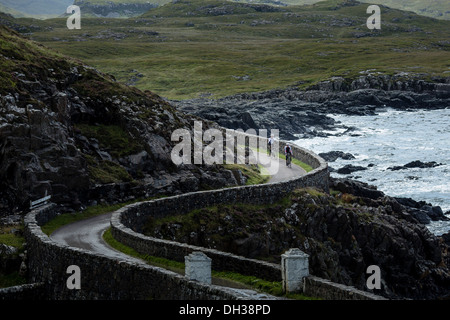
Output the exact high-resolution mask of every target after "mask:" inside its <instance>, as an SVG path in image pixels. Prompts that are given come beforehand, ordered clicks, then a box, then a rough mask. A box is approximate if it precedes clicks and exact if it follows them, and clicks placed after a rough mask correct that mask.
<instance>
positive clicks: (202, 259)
mask: <svg viewBox="0 0 450 320" xmlns="http://www.w3.org/2000/svg"><path fill="white" fill-rule="evenodd" d="M184 262H185V276H186V277H187V278H188V279H189V280H196V281H199V282H204V283H208V284H211V258H209V257H207V256H206V255H205V254H204V253H203V252H200V251H194V252H192V253H191V254H190V255H188V256H185V257H184Z"/></svg>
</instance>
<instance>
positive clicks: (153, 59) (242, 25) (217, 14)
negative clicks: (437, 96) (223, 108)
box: [19, 0, 450, 99]
mask: <svg viewBox="0 0 450 320" xmlns="http://www.w3.org/2000/svg"><path fill="white" fill-rule="evenodd" d="M366 8H367V5H366V4H358V3H354V2H348V1H338V0H330V1H325V2H322V3H320V4H316V5H311V6H298V7H269V6H250V5H244V4H242V3H232V2H226V1H224V0H202V1H200V0H190V1H187V0H180V1H178V2H177V3H170V4H167V5H165V6H161V7H159V8H155V9H152V10H150V11H149V12H148V13H147V14H145V15H143V16H142V17H141V18H131V19H98V18H97V19H90V18H84V19H83V20H82V29H81V30H71V31H69V30H67V28H66V24H65V19H51V20H46V21H38V22H34V23H33V24H34V25H36V24H37V25H39V26H40V30H38V31H36V32H34V33H33V34H32V36H31V37H32V39H34V40H37V41H40V42H43V43H45V44H46V45H47V46H49V47H52V48H54V49H57V50H58V51H60V52H62V53H64V54H67V55H71V56H74V57H76V58H80V59H82V60H83V61H86V62H87V63H89V64H90V65H93V66H95V67H97V68H99V69H100V70H102V71H104V72H108V73H111V74H113V75H114V76H115V77H116V79H118V80H119V81H121V82H123V83H128V84H132V85H135V86H137V87H138V88H140V89H149V90H152V91H154V92H156V93H158V94H160V95H162V96H164V97H168V98H172V99H185V98H194V97H198V96H205V95H207V96H211V97H222V96H225V95H229V94H234V93H238V92H249V91H250V92H251V91H262V90H268V89H273V88H284V87H286V86H292V85H294V86H295V85H298V86H300V87H301V88H306V87H307V86H309V85H311V84H314V83H317V82H318V81H321V80H325V79H328V78H330V77H333V76H343V77H345V78H354V77H356V76H358V75H360V73H361V72H365V71H367V70H371V72H374V73H376V72H379V73H387V74H395V73H399V72H410V73H420V74H423V77H426V78H431V77H432V76H434V75H439V76H442V75H445V74H448V72H449V71H450V70H449V67H450V63H449V60H448V54H449V52H448V51H449V43H448V39H449V36H450V32H449V30H450V28H449V27H450V22H449V21H442V20H436V19H432V18H427V17H423V16H419V15H416V14H413V13H410V12H403V11H399V10H395V9H383V14H382V29H381V30H369V29H367V27H366V20H367V17H368V14H367V13H366ZM19 20H20V19H19ZM28 23H30V22H28Z"/></svg>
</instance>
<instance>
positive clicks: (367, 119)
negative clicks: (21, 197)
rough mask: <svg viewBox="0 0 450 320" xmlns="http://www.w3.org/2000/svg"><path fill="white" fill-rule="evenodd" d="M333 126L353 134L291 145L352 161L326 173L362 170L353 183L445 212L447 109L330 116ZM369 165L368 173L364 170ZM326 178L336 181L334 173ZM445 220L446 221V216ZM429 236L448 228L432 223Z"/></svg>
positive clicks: (448, 197)
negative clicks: (335, 123) (414, 163)
mask: <svg viewBox="0 0 450 320" xmlns="http://www.w3.org/2000/svg"><path fill="white" fill-rule="evenodd" d="M331 116H332V117H333V118H334V119H335V120H336V121H339V122H341V124H343V125H345V126H348V127H355V128H357V129H356V130H353V131H350V132H347V133H345V134H342V131H338V130H337V131H336V132H334V133H333V134H334V136H329V137H317V138H312V139H299V140H296V141H295V143H296V144H298V145H299V146H302V147H305V148H307V149H311V150H313V151H314V152H315V153H321V152H329V151H333V150H336V151H344V152H349V153H351V154H353V155H354V156H355V158H356V159H354V160H343V159H338V160H337V161H335V162H330V163H329V165H330V167H333V168H335V169H338V168H341V167H343V166H344V165H346V164H353V165H355V166H363V167H367V170H364V171H357V172H354V173H353V174H352V176H353V178H356V179H357V180H360V181H364V182H367V183H370V184H372V185H375V186H377V187H378V189H379V190H381V191H383V192H385V193H386V194H387V195H390V196H396V197H410V198H413V199H415V200H417V201H420V200H423V201H426V202H429V203H431V204H432V205H437V206H440V207H441V208H442V210H443V211H444V212H446V211H449V210H450V109H448V108H447V109H440V110H418V111H398V110H392V109H387V110H386V111H384V112H380V113H379V114H377V115H374V116H347V115H331ZM415 160H420V161H422V162H430V161H435V162H437V163H442V165H440V166H437V167H434V168H424V169H422V168H409V169H403V170H398V171H392V170H388V168H389V167H394V166H403V165H405V164H407V163H409V162H411V161H415ZM369 164H371V165H372V166H371V167H368V165H369ZM332 176H335V177H342V175H339V174H337V173H332ZM449 217H450V215H449ZM428 227H429V229H430V230H431V231H432V232H433V233H435V234H442V233H445V232H448V231H450V223H449V222H439V223H432V224H430V225H428Z"/></svg>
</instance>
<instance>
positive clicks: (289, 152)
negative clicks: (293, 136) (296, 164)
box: [284, 144, 292, 166]
mask: <svg viewBox="0 0 450 320" xmlns="http://www.w3.org/2000/svg"><path fill="white" fill-rule="evenodd" d="M284 154H285V155H286V165H287V166H289V165H290V164H291V158H292V148H291V146H290V145H289V144H286V146H285V147H284Z"/></svg>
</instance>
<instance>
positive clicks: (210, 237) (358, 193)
mask: <svg viewBox="0 0 450 320" xmlns="http://www.w3.org/2000/svg"><path fill="white" fill-rule="evenodd" d="M330 185H331V187H332V188H333V189H334V190H335V191H339V193H337V194H335V196H331V195H328V194H325V193H322V192H319V191H317V190H312V189H298V190H295V191H294V192H293V193H292V194H291V195H290V196H289V197H288V198H285V199H284V200H283V201H282V202H279V203H276V204H274V205H267V206H256V207H251V206H240V205H238V204H233V205H229V206H218V207H215V208H212V209H208V208H204V209H199V210H196V211H195V212H192V213H190V214H188V215H181V216H178V217H171V218H170V220H164V221H162V222H161V223H158V220H157V219H153V220H151V221H150V222H149V224H148V225H147V227H146V234H148V235H150V236H155V237H157V238H163V239H167V240H171V241H179V242H183V243H188V244H191V245H196V246H202V247H207V248H211V249H217V250H221V251H227V252H231V253H234V254H237V255H241V256H245V257H247V258H257V259H260V260H261V259H262V260H269V261H271V262H273V263H279V255H280V254H281V253H283V252H284V251H286V250H287V249H288V248H300V249H301V250H302V251H304V252H306V253H308V254H309V259H310V260H309V266H310V273H311V274H312V275H315V276H317V277H321V278H325V279H328V280H331V281H333V282H338V283H342V284H345V285H351V286H355V287H357V288H359V289H362V290H367V287H366V279H367V274H366V270H367V267H368V266H370V265H377V266H379V267H380V270H381V279H382V281H381V282H382V287H381V289H380V290H374V292H375V293H376V294H380V295H383V296H385V297H388V298H392V299H404V298H407V299H438V298H448V294H449V288H450V268H449V263H450V260H449V255H448V252H449V251H448V249H449V247H448V246H447V245H446V244H445V242H444V240H443V239H442V238H439V237H436V236H434V235H433V234H431V233H430V232H429V231H428V229H427V228H426V227H425V226H424V225H423V224H421V223H419V222H418V221H417V220H416V219H415V218H414V217H412V216H411V215H409V214H408V212H407V210H406V208H405V206H404V205H402V204H400V203H399V202H397V201H396V199H394V198H390V197H387V196H385V195H384V194H383V193H382V192H380V191H377V190H376V189H375V187H371V186H369V185H366V184H363V183H359V182H357V181H352V180H347V179H345V180H344V179H339V180H334V179H332V181H330ZM348 192H353V193H348ZM211 210H213V213H212V211H211Z"/></svg>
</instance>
